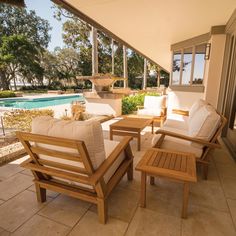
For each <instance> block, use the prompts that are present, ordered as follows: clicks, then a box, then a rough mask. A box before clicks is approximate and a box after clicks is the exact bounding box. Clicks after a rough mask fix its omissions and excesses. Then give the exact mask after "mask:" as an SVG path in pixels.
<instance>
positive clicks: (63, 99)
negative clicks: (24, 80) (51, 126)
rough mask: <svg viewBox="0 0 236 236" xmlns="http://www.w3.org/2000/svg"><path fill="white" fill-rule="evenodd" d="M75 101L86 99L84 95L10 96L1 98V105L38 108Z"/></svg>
mask: <svg viewBox="0 0 236 236" xmlns="http://www.w3.org/2000/svg"><path fill="white" fill-rule="evenodd" d="M73 101H84V98H83V96H80V95H73V96H55V97H44V98H14V99H12V98H9V99H2V100H1V99H0V107H7V108H18V109H28V110H30V109H36V108H42V107H49V106H56V105H63V104H69V103H71V102H73Z"/></svg>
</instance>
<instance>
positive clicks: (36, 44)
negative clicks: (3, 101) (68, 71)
mask: <svg viewBox="0 0 236 236" xmlns="http://www.w3.org/2000/svg"><path fill="white" fill-rule="evenodd" d="M50 29H51V28H50V26H49V23H48V21H47V20H44V19H42V18H40V17H38V16H37V15H36V13H35V11H29V12H27V11H26V9H24V8H18V7H13V6H10V5H6V4H1V5H0V48H1V55H0V57H1V62H0V63H1V65H0V79H1V83H0V86H1V87H0V88H3V89H9V84H10V81H11V80H14V81H15V79H16V76H17V75H20V76H21V77H22V78H25V79H26V80H27V81H32V80H34V79H35V80H37V82H39V83H41V82H42V81H43V69H42V67H41V66H40V64H39V57H40V54H41V53H43V51H44V50H45V48H46V47H47V46H48V43H49V41H50V35H49V30H50ZM24 53H25V54H24ZM15 88H16V84H15Z"/></svg>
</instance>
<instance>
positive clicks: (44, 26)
mask: <svg viewBox="0 0 236 236" xmlns="http://www.w3.org/2000/svg"><path fill="white" fill-rule="evenodd" d="M50 30H51V27H50V25H49V23H48V21H47V20H44V19H42V18H41V17H39V16H37V15H36V13H35V11H29V12H27V11H26V9H25V8H18V7H13V6H10V5H6V4H1V5H0V43H1V38H2V37H3V36H11V35H18V34H21V35H24V36H25V37H26V38H27V39H28V40H29V42H31V43H32V44H34V45H35V46H36V47H38V48H39V49H43V48H47V46H48V43H49V41H50V35H49V31H50Z"/></svg>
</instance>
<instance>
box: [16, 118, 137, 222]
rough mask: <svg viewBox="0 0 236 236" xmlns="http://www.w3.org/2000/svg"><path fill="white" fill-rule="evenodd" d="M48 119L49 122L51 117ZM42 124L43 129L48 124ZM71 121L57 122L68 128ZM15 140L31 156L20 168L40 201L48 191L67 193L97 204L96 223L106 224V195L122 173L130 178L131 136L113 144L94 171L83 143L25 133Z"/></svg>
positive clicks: (110, 143)
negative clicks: (31, 177) (29, 173)
mask: <svg viewBox="0 0 236 236" xmlns="http://www.w3.org/2000/svg"><path fill="white" fill-rule="evenodd" d="M47 119H48V123H50V122H51V121H50V118H47ZM46 121H47V120H45V122H46ZM45 122H44V126H46V125H47V124H45ZM57 122H58V121H57ZM63 122H64V123H63ZM70 122H71V121H69V122H68V121H59V122H58V123H62V124H64V126H65V127H66V129H69V126H70V125H71V123H70ZM73 122H78V121H73ZM36 123H37V124H38V122H36ZM97 123H98V122H97ZM37 124H35V125H37ZM51 125H52V123H51ZM56 125H58V124H56ZM99 125H100V124H99ZM39 126H40V122H39ZM49 126H50V125H49ZM49 126H48V127H49ZM33 129H34V128H33ZM35 129H37V128H35ZM45 129H47V128H45ZM50 129H51V130H52V129H53V128H50ZM62 129H63V125H62ZM93 129H94V128H93ZM48 132H50V131H48ZM17 137H18V138H19V140H20V141H21V143H22V144H23V146H24V148H25V150H26V151H27V153H28V154H29V156H30V158H29V159H28V160H26V161H25V162H23V163H22V164H21V166H22V167H24V168H27V169H30V170H31V171H32V173H33V175H34V183H35V187H36V193H37V199H38V201H39V202H44V201H46V190H47V189H48V190H52V191H55V192H59V193H62V194H67V195H69V196H72V197H76V198H78V199H81V200H84V201H87V202H90V203H93V204H97V207H98V216H99V221H100V222H101V223H104V224H105V223H106V220H107V198H108V196H109V195H110V193H111V192H112V190H113V189H114V187H115V186H116V185H117V184H118V183H119V181H120V180H121V178H122V177H123V176H124V174H125V173H127V177H128V180H132V178H133V154H132V151H131V148H130V145H129V142H130V140H131V139H132V138H131V137H124V139H123V140H122V141H121V142H119V143H118V144H117V142H116V141H115V142H116V145H115V147H114V148H113V150H112V151H111V150H110V151H109V152H108V156H107V157H106V158H105V160H104V161H102V163H101V164H100V165H98V166H97V168H95V167H94V164H93V160H92V159H91V158H90V154H89V150H88V149H87V147H86V144H85V143H86V142H84V141H80V140H73V139H68V138H58V137H51V136H46V135H41V134H32V133H25V132H17ZM108 141H109V143H108V145H109V146H112V145H113V144H114V143H112V142H114V141H110V140H108ZM113 146H114V145H113ZM66 150H67V151H66ZM122 155H123V158H121V156H122Z"/></svg>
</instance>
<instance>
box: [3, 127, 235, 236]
mask: <svg viewBox="0 0 236 236" xmlns="http://www.w3.org/2000/svg"><path fill="white" fill-rule="evenodd" d="M103 128H104V136H105V137H108V133H107V127H105V126H104V127H103ZM116 139H117V140H119V139H120V138H118V137H117V138H116ZM151 139H152V134H151V133H150V128H149V127H148V128H147V130H145V131H144V132H143V135H142V151H140V152H137V151H136V150H137V146H136V141H132V143H131V146H132V150H133V153H134V156H135V159H134V166H135V165H136V164H137V162H138V161H139V160H140V158H141V157H142V155H143V154H144V153H145V150H146V149H148V148H149V147H150V146H151ZM23 160H24V158H23V159H20V160H17V161H14V162H12V163H10V164H8V165H5V166H3V167H0V236H6V235H22V236H27V235H29V236H31V235H33V236H38V235H40V236H42V235H48V236H51V235H52V236H54V235H70V236H76V235H83V236H86V235H89V236H92V235H102V236H106V235H108V236H110V235H117V236H118V235H145V236H146V235H161V236H164V235H173V236H174V235H178V236H188V235H189V236H190V235H191V236H192V235H201V236H205V235H210V236H211V235H212V236H218V235H224V236H225V235H227V236H230V235H236V165H235V162H234V161H233V160H232V158H231V156H230V154H229V153H228V151H227V150H226V149H225V148H224V147H223V148H222V149H220V150H217V151H215V152H214V153H213V161H212V163H211V166H210V170H209V179H208V180H207V181H205V180H203V179H202V178H201V175H200V171H198V172H199V176H198V182H197V183H196V184H192V185H191V192H190V200H189V208H188V219H185V220H183V219H181V217H180V214H181V207H182V185H181V184H180V183H176V182H170V181H168V180H164V179H157V180H156V184H155V185H154V186H150V185H149V186H148V187H147V207H146V208H145V209H143V208H140V207H139V192H140V173H139V172H136V171H134V180H133V181H131V182H128V181H127V179H126V176H125V177H124V178H123V179H122V180H121V182H120V184H119V185H118V186H117V188H116V189H115V190H114V191H113V193H112V194H111V196H110V198H109V205H108V214H109V219H108V222H107V224H106V225H102V224H99V223H98V217H97V213H96V206H94V205H91V204H88V203H86V202H83V201H80V200H77V199H74V198H71V197H68V196H64V195H61V194H57V193H54V192H50V191H48V193H47V196H48V198H47V202H46V203H44V204H40V203H38V202H37V201H36V196H35V192H34V191H35V190H34V186H33V183H32V179H33V178H32V175H31V173H30V172H29V171H28V170H24V169H22V168H21V167H19V163H20V162H21V161H23Z"/></svg>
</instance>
